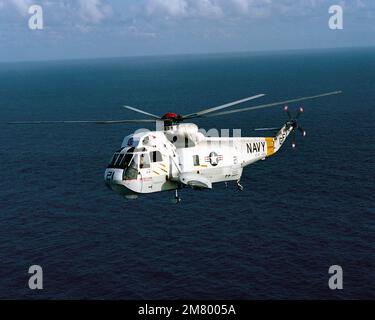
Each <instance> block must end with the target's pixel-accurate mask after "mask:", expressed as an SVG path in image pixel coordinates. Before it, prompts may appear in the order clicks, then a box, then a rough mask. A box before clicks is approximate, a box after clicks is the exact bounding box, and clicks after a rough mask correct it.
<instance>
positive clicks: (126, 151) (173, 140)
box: [104, 124, 293, 198]
mask: <svg viewBox="0 0 375 320" xmlns="http://www.w3.org/2000/svg"><path fill="white" fill-rule="evenodd" d="M292 130H293V128H292V127H291V126H290V125H289V124H286V125H284V126H283V128H282V129H281V130H280V131H279V132H278V133H277V135H276V136H275V137H248V138H211V137H205V136H204V135H203V134H202V133H200V132H198V127H197V126H196V125H194V124H179V125H174V126H172V127H169V128H166V130H165V131H154V132H142V133H137V134H133V135H130V136H127V137H125V139H124V141H123V144H122V146H121V149H120V150H119V151H118V152H116V153H115V155H114V157H113V159H112V161H111V163H110V165H109V166H108V168H107V170H106V172H105V177H104V178H105V182H106V184H107V186H108V187H110V188H111V189H113V190H115V191H116V192H118V193H120V194H121V195H124V196H127V197H130V198H131V197H134V196H136V195H137V194H145V193H153V192H160V191H166V190H174V189H178V188H180V187H182V186H184V185H187V186H191V187H200V188H201V187H205V188H211V184H212V183H217V182H227V181H233V180H235V181H238V180H240V178H241V175H242V171H243V168H244V167H246V166H248V165H250V164H252V163H254V162H257V161H259V160H262V159H265V158H266V157H269V156H271V155H273V154H274V153H275V152H277V151H278V150H279V148H280V147H281V145H282V144H283V143H284V141H285V139H286V138H287V136H288V135H289V134H290V132H291V131H292Z"/></svg>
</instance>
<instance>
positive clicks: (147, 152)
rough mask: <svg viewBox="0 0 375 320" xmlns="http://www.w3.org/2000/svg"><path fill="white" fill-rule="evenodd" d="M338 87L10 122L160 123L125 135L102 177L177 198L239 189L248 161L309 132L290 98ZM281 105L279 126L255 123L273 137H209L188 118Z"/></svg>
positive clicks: (132, 194)
mask: <svg viewBox="0 0 375 320" xmlns="http://www.w3.org/2000/svg"><path fill="white" fill-rule="evenodd" d="M340 93H341V91H334V92H329V93H323V94H319V95H314V96H309V97H303V98H297V99H291V100H287V101H281V102H274V103H267V104H261V105H256V106H250V107H244V108H239V109H235V110H226V111H223V109H227V108H230V107H234V106H239V105H240V104H244V103H246V102H249V101H251V100H255V99H258V98H261V97H263V96H264V94H258V95H254V96H251V97H247V98H244V99H241V100H237V101H234V102H230V103H226V104H223V105H220V106H217V107H211V108H208V109H204V110H201V111H198V112H194V113H191V114H186V115H180V114H177V113H173V112H168V113H166V114H165V115H163V116H158V115H155V114H152V113H149V112H146V111H143V110H140V109H138V108H134V107H130V106H124V107H125V108H126V109H128V110H132V111H135V112H138V113H141V114H143V115H146V116H147V117H148V118H147V119H137V120H94V121H93V120H88V121H86V120H84V121H80V120H79V121H34V122H29V121H28V122H12V124H49V123H52V124H56V123H70V124H77V123H94V124H126V123H156V130H155V131H142V132H136V133H133V134H130V135H128V136H126V137H125V138H124V140H123V143H122V145H121V148H120V149H118V150H117V151H116V152H115V153H114V155H113V157H112V159H111V161H110V163H109V165H108V167H107V168H106V170H105V173H104V181H105V184H106V185H107V187H108V188H110V189H112V190H113V191H115V192H117V193H119V194H120V195H122V196H124V197H125V198H127V199H136V198H138V196H139V195H142V194H150V193H154V192H161V191H170V190H174V191H175V198H174V200H175V201H176V202H180V201H181V198H180V197H179V194H178V190H179V189H181V188H183V187H191V188H193V189H212V185H213V184H214V183H218V182H224V183H226V184H227V183H228V182H230V181H234V182H235V183H236V184H237V187H238V190H240V191H242V190H243V186H242V185H241V183H240V179H241V176H242V172H243V169H244V168H245V167H246V166H248V165H250V164H253V163H255V162H257V161H259V160H264V159H266V158H268V157H271V156H273V155H274V154H275V153H276V152H277V151H278V150H279V149H280V148H281V146H282V145H283V144H284V142H285V141H286V139H287V137H288V136H289V135H292V147H293V148H294V147H296V137H295V132H296V130H297V131H299V132H300V133H301V134H302V136H306V131H305V130H304V129H303V128H302V127H301V125H300V124H299V122H298V120H299V117H300V115H301V114H302V113H303V112H304V109H303V108H302V107H299V108H298V111H297V113H296V115H294V116H293V115H292V113H291V112H290V110H289V107H288V104H291V103H297V102H302V101H307V100H312V99H317V98H322V97H327V96H332V95H336V94H340ZM282 105H284V110H285V112H286V114H287V116H288V120H287V121H286V122H285V123H284V125H282V126H281V127H279V128H262V129H256V130H259V131H271V132H272V131H273V132H275V134H274V135H273V136H270V137H208V136H205V135H204V134H203V133H202V132H200V131H199V130H198V126H197V125H195V124H193V123H185V121H187V120H191V119H196V118H205V117H216V116H224V115H229V114H234V113H239V112H247V111H254V110H258V109H264V108H270V107H275V106H282Z"/></svg>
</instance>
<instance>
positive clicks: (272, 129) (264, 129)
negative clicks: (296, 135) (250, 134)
mask: <svg viewBox="0 0 375 320" xmlns="http://www.w3.org/2000/svg"><path fill="white" fill-rule="evenodd" d="M276 130H280V127H274V128H256V129H254V131H276Z"/></svg>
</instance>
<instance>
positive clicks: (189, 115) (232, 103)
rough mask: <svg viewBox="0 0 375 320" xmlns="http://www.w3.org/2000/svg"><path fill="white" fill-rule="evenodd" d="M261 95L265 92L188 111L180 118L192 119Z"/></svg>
mask: <svg viewBox="0 0 375 320" xmlns="http://www.w3.org/2000/svg"><path fill="white" fill-rule="evenodd" d="M263 96H265V94H257V95H256V96H252V97H248V98H245V99H241V100H237V101H233V102H230V103H226V104H223V105H221V106H217V107H213V108H209V109H204V110H201V111H198V112H194V113H190V114H187V115H184V116H182V118H183V119H192V118H197V117H201V116H203V115H205V114H207V113H211V112H214V111H218V110H221V109H225V108H229V107H232V106H235V105H237V104H240V103H244V102H247V101H250V100H254V99H258V98H261V97H263Z"/></svg>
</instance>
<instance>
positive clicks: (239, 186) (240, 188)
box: [237, 180, 244, 191]
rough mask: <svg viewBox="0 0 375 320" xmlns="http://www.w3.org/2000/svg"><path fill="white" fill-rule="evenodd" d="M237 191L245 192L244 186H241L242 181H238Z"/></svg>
mask: <svg viewBox="0 0 375 320" xmlns="http://www.w3.org/2000/svg"><path fill="white" fill-rule="evenodd" d="M237 189H238V191H243V189H244V187H243V185H242V184H240V180H238V181H237Z"/></svg>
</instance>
